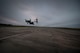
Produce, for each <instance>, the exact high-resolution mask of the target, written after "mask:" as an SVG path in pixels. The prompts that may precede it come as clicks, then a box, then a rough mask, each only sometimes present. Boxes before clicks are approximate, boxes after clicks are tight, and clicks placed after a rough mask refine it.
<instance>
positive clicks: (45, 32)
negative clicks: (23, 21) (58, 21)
mask: <svg viewBox="0 0 80 53" xmlns="http://www.w3.org/2000/svg"><path fill="white" fill-rule="evenodd" d="M0 53H80V30H71V29H56V28H40V27H1V28H0Z"/></svg>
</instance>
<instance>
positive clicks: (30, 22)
mask: <svg viewBox="0 0 80 53" xmlns="http://www.w3.org/2000/svg"><path fill="white" fill-rule="evenodd" d="M25 22H26V23H27V24H32V25H34V22H36V23H38V19H37V18H36V19H35V21H31V19H30V20H26V19H25Z"/></svg>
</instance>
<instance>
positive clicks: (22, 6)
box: [0, 0, 80, 28]
mask: <svg viewBox="0 0 80 53" xmlns="http://www.w3.org/2000/svg"><path fill="white" fill-rule="evenodd" d="M79 5H80V1H79V0H0V23H5V24H12V25H26V26H28V25H29V24H27V23H26V22H25V19H28V20H29V19H31V20H32V21H35V19H36V18H38V20H39V22H38V23H35V26H45V27H70V28H80V10H79V9H80V7H79Z"/></svg>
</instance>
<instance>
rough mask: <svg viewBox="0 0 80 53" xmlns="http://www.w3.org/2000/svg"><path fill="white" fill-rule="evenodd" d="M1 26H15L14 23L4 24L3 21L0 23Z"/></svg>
mask: <svg viewBox="0 0 80 53" xmlns="http://www.w3.org/2000/svg"><path fill="white" fill-rule="evenodd" d="M0 26H13V25H11V24H2V23H0Z"/></svg>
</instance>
